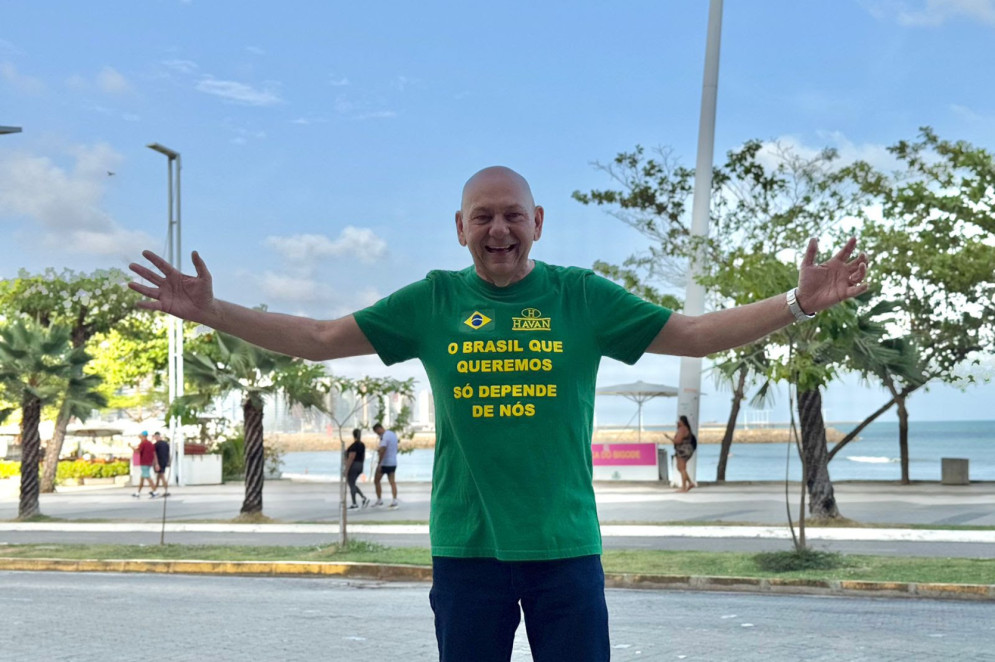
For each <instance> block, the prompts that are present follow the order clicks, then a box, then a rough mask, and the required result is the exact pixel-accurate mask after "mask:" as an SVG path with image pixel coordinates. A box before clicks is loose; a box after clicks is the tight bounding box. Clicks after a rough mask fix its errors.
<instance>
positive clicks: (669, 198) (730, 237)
mask: <svg viewBox="0 0 995 662" xmlns="http://www.w3.org/2000/svg"><path fill="white" fill-rule="evenodd" d="M837 159H838V155H837V154H836V153H835V152H834V151H832V150H824V151H823V152H821V153H819V154H817V155H815V156H811V157H803V156H799V155H797V154H795V153H794V152H792V151H791V150H788V149H784V148H780V147H778V146H775V147H774V148H773V149H771V148H769V147H767V146H765V145H764V144H763V143H761V142H759V141H749V142H747V143H745V144H744V145H743V146H742V147H741V148H739V149H738V150H733V151H730V152H729V153H728V155H727V159H726V162H725V163H724V164H723V165H722V166H721V167H718V168H715V170H714V173H713V178H712V183H713V191H712V203H711V206H710V226H711V231H710V234H709V236H708V237H706V238H698V237H693V236H691V234H690V231H689V223H688V221H689V219H688V218H687V210H688V209H689V207H690V205H689V197H690V194H691V191H692V181H693V173H692V172H691V171H690V170H688V169H686V168H682V167H679V166H677V165H675V164H674V162H673V159H671V158H670V155H669V153H667V152H666V151H663V150H660V158H647V157H646V155H645V152H644V150H643V149H642V148H641V147H637V148H636V150H635V151H634V152H631V153H623V154H620V155H619V156H618V157H616V159H615V160H614V161H613V162H612V164H610V165H608V166H599V167H600V168H601V169H602V170H604V171H605V172H607V173H608V174H609V176H610V177H611V178H612V179H614V180H615V181H616V183H618V184H621V186H622V188H621V190H601V191H592V192H590V193H579V192H576V193H574V198H575V199H577V200H578V201H580V202H582V203H584V204H597V205H605V206H608V207H609V208H610V209H611V210H612V214H613V215H614V216H616V217H617V218H619V219H620V220H622V221H623V222H625V223H626V224H628V225H630V226H631V227H633V228H635V229H636V230H637V231H639V232H640V233H642V234H643V235H644V236H645V237H646V238H647V239H648V240H649V241H650V246H649V249H648V251H647V252H645V253H643V254H640V255H635V256H633V257H630V258H629V259H628V260H627V261H626V263H625V265H624V270H627V271H628V273H629V274H630V275H631V280H632V281H634V282H637V283H639V284H645V283H647V282H649V283H653V282H662V283H665V284H667V285H670V286H671V287H673V286H678V287H680V286H683V285H684V282H683V278H682V274H686V273H687V265H688V262H689V260H690V259H691V257H692V256H694V255H696V254H699V255H701V256H702V260H701V264H702V266H703V274H702V275H701V277H700V278H699V280H700V282H701V283H702V284H703V285H704V286H705V288H706V291H707V292H708V293H709V303H710V305H711V306H712V307H713V308H722V307H728V306H737V305H741V304H744V303H748V302H750V301H756V300H758V299H762V298H766V297H769V296H773V295H775V294H777V293H779V292H784V291H786V290H787V289H789V288H791V287H792V286H794V285H795V283H797V278H798V271H797V265H796V264H795V253H794V251H796V250H797V249H798V248H799V247H801V246H804V245H805V243H806V242H807V240H808V238H809V237H813V236H815V237H831V238H832V239H833V240H834V242H839V240H840V238H841V237H842V235H843V234H844V232H843V228H842V225H843V222H844V220H845V219H847V218H849V217H851V216H852V215H853V214H854V213H855V212H856V211H857V210H858V209H859V208H860V203H861V202H862V200H863V198H864V197H865V194H864V193H863V192H862V191H861V190H860V189H859V188H858V187H855V186H853V185H852V184H851V182H850V181H849V180H848V179H847V178H846V177H845V176H843V174H842V173H840V172H839V170H840V169H839V167H838V165H837V163H836V162H837ZM601 271H602V273H604V274H605V275H608V276H609V277H611V276H612V274H611V273H610V272H608V271H606V270H604V269H602V270H601ZM629 287H630V289H634V288H633V287H631V285H630V286H629ZM854 314H855V311H854V310H853V309H852V308H849V307H845V308H842V309H839V310H836V311H834V312H833V317H836V316H840V315H844V316H845V315H849V316H852V315H854ZM830 329H831V324H830V320H829V319H827V315H826V313H823V314H821V315H820V319H819V320H817V321H815V323H809V324H808V325H807V326H806V331H805V334H806V340H807V342H806V343H805V345H806V347H817V346H818V347H821V346H822V345H823V344H825V343H832V342H834V338H833V335H832V333H831V330H830ZM790 342H792V338H791V337H790V336H788V335H785V334H784V333H782V334H774V335H772V336H771V337H770V338H768V339H767V341H766V342H763V341H762V342H761V343H758V344H757V347H755V348H752V349H749V350H745V351H746V353H747V355H752V356H761V355H764V354H766V355H769V356H772V355H773V353H772V352H771V351H766V352H761V351H760V347H764V346H766V347H768V348H774V347H776V346H778V345H779V346H781V347H782V348H783V347H787V346H788V344H789V343H790ZM836 342H840V343H844V342H846V341H844V340H843V339H838V340H836ZM799 354H800V352H799V353H796V354H793V355H792V356H793V357H797V356H799ZM741 355H742V354H740V356H741ZM779 356H780V357H782V358H780V359H779V360H777V361H774V360H770V361H762V362H755V363H753V364H750V363H743V364H741V365H742V366H750V367H752V368H755V367H760V366H765V369H766V370H767V371H768V372H767V374H765V375H759V379H760V380H761V381H763V380H764V379H766V378H767V377H774V378H780V379H789V380H790V379H794V378H795V376H796V375H801V374H803V371H802V370H800V369H798V370H792V369H790V367H789V366H787V365H785V363H786V359H784V358H783V357H784V356H786V353H785V352H784V351H781V352H780V354H779ZM830 356H833V357H834V360H839V359H838V358H835V357H836V355H830V354H828V353H824V355H823V359H822V361H823V364H822V365H821V371H820V372H819V375H820V376H821V378H822V381H819V380H815V381H813V382H811V384H810V388H809V389H807V390H811V388H812V385H818V387H820V388H821V386H823V385H824V384H825V383H826V381H825V380H828V379H831V378H833V377H835V375H836V369H835V368H834V366H833V365H829V364H825V361H827V360H828V358H829V357H830ZM736 357H737V354H736V352H735V351H734V352H727V353H724V354H722V355H717V356H715V357H711V358H713V360H717V361H718V362H719V363H726V362H729V361H732V362H733V365H737V360H736ZM792 360H797V359H796V358H792ZM800 367H802V366H799V368H800ZM739 369H740V368H736V370H735V371H734V372H738V371H739ZM808 377H809V378H811V377H813V375H811V374H810V375H808ZM748 380H749V374H744V375H741V381H742V383H743V384H744V385H745V383H746V382H747V381H748ZM800 391H801V389H800ZM815 396H818V398H816V397H815ZM742 397H743V394H741V393H739V392H738V391H737V392H736V393H734V397H733V407H732V409H733V410H735V409H736V407H738V402H739V400H740V399H741V398H742ZM802 400H804V403H805V405H806V407H811V406H812V405H813V404H819V402H821V392H819V391H818V390H817V389H816V392H815V393H809V394H806V395H805V397H804V399H803V398H801V397H800V398H799V404H800V405H801V403H802ZM819 413H820V415H819V416H818V417H814V416H811V415H807V416H805V417H804V421H803V422H804V423H805V425H803V429H802V446H803V454H807V455H809V456H810V462H809V466H810V467H812V471H813V474H812V475H813V476H814V477H817V478H816V479H815V480H813V481H812V485H811V486H810V489H812V490H815V491H817V492H819V493H820V498H818V499H814V500H813V501H818V502H820V503H829V502H831V501H833V500H832V499H831V498H829V499H827V498H825V497H824V496H822V495H824V494H827V493H828V494H830V495H831V492H832V485H831V483H830V482H829V479H828V470H827V469H826V467H825V462H826V457H825V438H826V435H825V425H824V422H823V421H822V420H821V408H820V412H819ZM735 424H736V419H735V417H734V416H730V419H729V422H728V424H727V428H726V435H725V437H726V439H727V440H728V443H731V440H732V435H733V430H734V426H735ZM724 446H726V448H727V449H726V453H727V452H728V444H727V443H726V444H724ZM810 447H811V448H810ZM820 463H821V464H822V467H821V468H818V467H817V466H816V465H817V464H820ZM830 512H833V511H830Z"/></svg>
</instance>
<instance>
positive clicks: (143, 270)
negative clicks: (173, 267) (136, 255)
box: [128, 262, 166, 285]
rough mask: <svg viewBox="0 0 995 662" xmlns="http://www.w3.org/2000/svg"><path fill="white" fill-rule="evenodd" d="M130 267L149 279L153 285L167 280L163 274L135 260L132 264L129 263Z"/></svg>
mask: <svg viewBox="0 0 995 662" xmlns="http://www.w3.org/2000/svg"><path fill="white" fill-rule="evenodd" d="M128 268H129V269H131V270H132V271H134V272H135V273H136V274H138V275H139V276H140V277H142V278H144V279H145V280H147V281H148V282H150V283H152V284H153V285H162V283H163V281H165V280H166V279H165V278H163V277H162V276H160V275H159V274H157V273H156V272H154V271H152V270H151V269H149V268H148V267H144V266H142V265H140V264H136V263H135V262H132V263H131V264H129V265H128Z"/></svg>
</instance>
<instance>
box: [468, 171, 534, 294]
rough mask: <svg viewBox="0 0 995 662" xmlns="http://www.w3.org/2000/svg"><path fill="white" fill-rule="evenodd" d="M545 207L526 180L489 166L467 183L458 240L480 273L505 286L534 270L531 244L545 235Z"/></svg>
mask: <svg viewBox="0 0 995 662" xmlns="http://www.w3.org/2000/svg"><path fill="white" fill-rule="evenodd" d="M542 219H543V209H542V207H540V206H538V205H536V203H535V200H534V199H533V198H532V189H531V188H529V183H528V182H527V181H525V178H524V177H522V176H521V175H519V174H518V173H517V172H515V171H514V170H512V169H511V168H505V167H504V166H491V167H490V168H484V169H483V170H481V171H480V172H478V173H477V174H475V175H474V176H473V177H471V178H470V179H468V180H467V181H466V184H465V185H464V186H463V199H462V200H461V202H460V209H459V211H458V212H456V236H457V238H458V239H459V243H460V244H461V245H463V246H466V247H467V248H469V249H470V255H471V256H473V265H474V267H475V268H476V270H477V275H478V276H480V277H481V278H482V279H483V280H485V281H487V282H489V283H491V284H493V285H497V286H498V287H506V286H508V285H511V284H512V283H516V282H518V281H520V280H521V279H522V278H524V277H525V276H527V275H528V274H529V272H530V271H532V266H533V262H532V260H531V259H529V251H531V249H532V243H533V242H535V241H538V239H539V237H540V236H541V235H542Z"/></svg>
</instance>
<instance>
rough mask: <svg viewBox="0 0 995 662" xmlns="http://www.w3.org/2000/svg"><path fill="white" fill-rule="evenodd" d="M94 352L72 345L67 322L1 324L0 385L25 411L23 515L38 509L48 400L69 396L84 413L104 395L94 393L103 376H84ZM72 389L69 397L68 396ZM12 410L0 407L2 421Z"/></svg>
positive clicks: (19, 512) (73, 405)
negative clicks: (41, 432) (43, 424)
mask: <svg viewBox="0 0 995 662" xmlns="http://www.w3.org/2000/svg"><path fill="white" fill-rule="evenodd" d="M89 359H90V357H89V356H88V355H87V354H86V352H85V351H84V350H83V348H82V347H73V346H72V343H71V331H70V329H69V328H67V327H64V326H59V325H55V326H50V327H47V328H46V327H44V326H42V325H40V324H39V323H37V322H35V321H34V320H31V319H27V318H18V319H16V320H14V321H13V322H10V323H8V324H7V325H6V326H4V327H3V328H0V386H2V387H3V389H4V391H5V392H6V393H7V396H8V397H9V398H12V399H15V400H17V401H18V402H19V407H20V411H21V499H20V503H19V504H18V510H17V516H18V518H19V519H28V518H30V517H34V516H35V515H38V514H39V507H38V495H39V492H40V490H39V487H40V485H39V481H38V462H39V459H40V458H39V455H40V452H41V438H40V436H39V434H38V425H39V423H40V422H41V409H42V407H43V406H44V405H46V404H49V403H52V402H55V401H57V400H58V399H59V398H65V401H66V402H70V403H71V404H70V405H69V408H70V410H71V411H72V412H73V414H75V415H78V416H80V417H82V418H85V417H86V415H87V413H88V412H89V407H87V406H86V405H85V404H84V403H88V404H89V405H90V407H99V406H102V404H103V398H102V397H101V396H100V395H99V394H97V393H95V392H94V388H95V386H96V385H97V384H98V383H99V377H95V376H93V375H83V366H84V365H86V362H87V361H88V360H89ZM67 394H68V396H67ZM11 413H12V409H10V408H8V409H4V410H0V422H2V421H3V420H5V419H6V418H7V417H8V416H9V415H10V414H11Z"/></svg>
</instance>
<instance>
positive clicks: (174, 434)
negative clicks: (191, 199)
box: [148, 143, 186, 485]
mask: <svg viewBox="0 0 995 662" xmlns="http://www.w3.org/2000/svg"><path fill="white" fill-rule="evenodd" d="M148 147H149V149H152V150H155V151H157V152H159V153H160V154H163V155H165V156H166V158H167V159H168V167H167V171H168V185H169V189H168V190H169V240H168V244H167V247H166V261H167V262H169V264H170V265H172V266H173V267H174V268H175V269H177V270H181V261H182V250H181V246H180V237H181V235H180V164H181V159H180V153H179V152H177V151H174V150H171V149H169V148H168V147H163V146H162V145H160V144H159V143H151V144H150V145H148ZM174 173H175V177H174ZM174 198H175V201H176V202H175V204H174V202H173V200H174ZM168 324H169V326H168V327H167V330H166V333H167V339H168V341H169V361H168V364H167V381H168V382H169V385H168V389H169V404H170V405H172V404H173V402H175V401H176V398H179V397H182V396H183V320H181V319H179V318H176V317H173V316H172V315H170V316H169V320H168ZM169 440H170V444H171V446H172V449H173V458H174V461H173V476H174V477H175V479H176V484H177V485H183V484H185V482H184V481H185V479H186V477H185V476H184V475H183V455H184V448H183V443H184V440H183V426H182V424H181V423H180V422H178V421H177V420H176V417H175V416H174V417H172V418H171V419H170V421H169Z"/></svg>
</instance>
